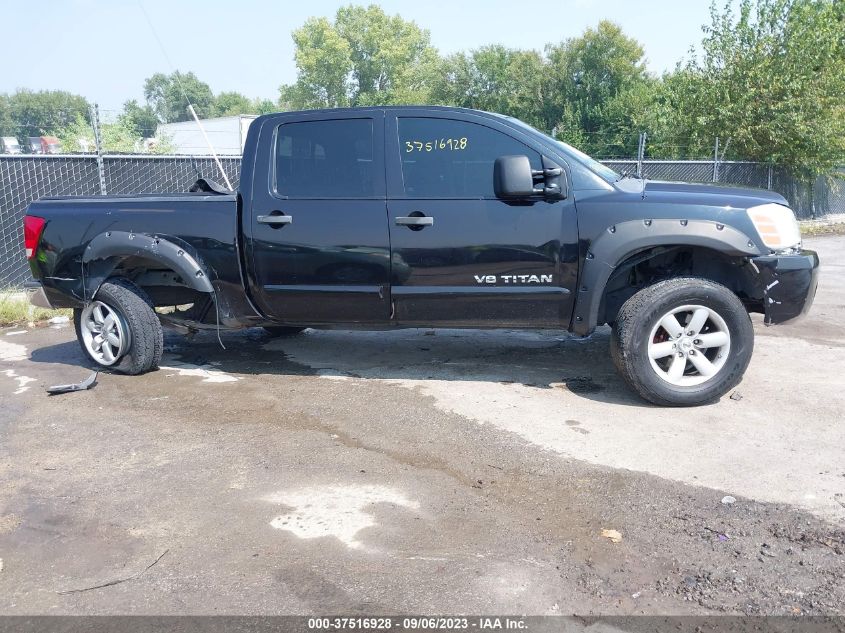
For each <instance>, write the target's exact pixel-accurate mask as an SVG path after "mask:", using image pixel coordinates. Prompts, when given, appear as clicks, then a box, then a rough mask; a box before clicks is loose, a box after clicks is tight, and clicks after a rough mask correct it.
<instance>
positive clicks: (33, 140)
mask: <svg viewBox="0 0 845 633" xmlns="http://www.w3.org/2000/svg"><path fill="white" fill-rule="evenodd" d="M26 143H27V146H28V149H29V153H30V154H43V153H44V150H43V149H42V148H41V137H40V136H30V137H28V138H27V139H26Z"/></svg>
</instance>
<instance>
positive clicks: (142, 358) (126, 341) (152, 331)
mask: <svg viewBox="0 0 845 633" xmlns="http://www.w3.org/2000/svg"><path fill="white" fill-rule="evenodd" d="M73 324H74V327H75V328H76V338H77V339H78V340H79V344H80V345H81V346H82V350H83V351H84V352H85V353H86V354H87V356H88V358H90V359H91V360H93V361H94V362H95V363H97V364H98V365H101V366H103V367H109V368H112V369H114V370H116V371H119V372H121V373H124V374H132V375H134V374H143V373H144V372H146V371H149V370H151V369H154V368H155V367H157V366H158V364H159V362H160V361H161V354H162V350H163V348H164V338H163V334H162V330H161V322H160V321H159V320H158V316H156V313H155V311H154V310H153V307H152V302H151V301H150V299H149V297H148V296H147V294H146V293H145V292H144V291H143V290H141V289H140V288H139V287H138V286H136V285H135V284H133V283H132V282H131V281H129V280H128V279H122V278H113V279H109V280H107V281H105V282H103V285H102V286H100V289H99V290H98V291H97V294H96V296H95V297H94V299H93V300H92V301H91V302H90V303H89V304H88V305H86V306H85V307H84V308H79V309H75V310H74V311H73Z"/></svg>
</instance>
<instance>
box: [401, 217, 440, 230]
mask: <svg viewBox="0 0 845 633" xmlns="http://www.w3.org/2000/svg"><path fill="white" fill-rule="evenodd" d="M396 224H397V225H399V226H419V227H423V226H432V225H434V218H429V217H426V216H413V215H412V216H407V217H398V218H396Z"/></svg>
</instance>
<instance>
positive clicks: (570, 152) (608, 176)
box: [506, 117, 621, 182]
mask: <svg viewBox="0 0 845 633" xmlns="http://www.w3.org/2000/svg"><path fill="white" fill-rule="evenodd" d="M506 118H507V119H508V120H509V121H511V122H513V123H516V124H517V125H520V126H521V127H524V128H528V129H529V130H531V131H532V132H534V133H535V134H539V135H540V136H542V137H543V138H544V139H546V140H547V141H548V142H549V143H552V144H554V145H557V146H558V147H560V148H561V149H562V150H563V152H564V154H566V155H567V156H570V157H571V158H573V159H574V160H577V161H578V162H579V163H581V164H582V165H584V166H585V167H586V168H587V169H589V170H590V171H592V172H593V173H596V174H598V175H599V176H601V177H602V178H604V179H605V180H607V181H609V182H615V181H617V180H619V179H620V178H621V176H620V175H619V174H618V173H616V172H615V171H613V170H612V169H611V168H610V167H608V166H607V165H604V164H602V163H600V162H599V161H597V160H596V159H595V158H591V157H590V156H587V154H585V153H584V152H582V151H581V150H578V149H575V148H574V147H572V146H571V145H569V144H567V143H564V142H563V141H559V140H557V139H556V138H554V137H552V136H549V135H548V134H546V133H544V132H541V131H540V130H538V129H537V128H535V127H534V126H531V125H528V124H527V123H525V122H524V121H520V120H519V119H515V118H513V117H506Z"/></svg>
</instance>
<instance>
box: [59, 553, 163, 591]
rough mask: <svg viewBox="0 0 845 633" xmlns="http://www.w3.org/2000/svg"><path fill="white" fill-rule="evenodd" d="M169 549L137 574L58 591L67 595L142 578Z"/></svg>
mask: <svg viewBox="0 0 845 633" xmlns="http://www.w3.org/2000/svg"><path fill="white" fill-rule="evenodd" d="M169 551H170V550H169V549H166V550H164V552H162V554H161V556H159V557H158V558H156V559H155V560H154V561H153V562H152V563H150V564H149V565H147V566H146V567H144V569H142V570H141V571H139V572H138V573H137V574H132V575H131V576H127V577H126V578H118V579H117V580H110V581H108V582H104V583H103V584H101V585H94V586H93V587H85V588H84V589H67V590H65V591H57V592H56V593H57V594H59V595H60V596H66V595H68V594H70V593H82V592H83V591H92V590H94V589H103V588H104V587H113V586H114V585H119V584H120V583H123V582H129V581H130V580H135V579H136V578H140V577H141V576H143V575H144V573H146V572H147V571H149V569H150V568H151V567H153V566H154V565H155V564H156V563H158V561H160V560H161V559H162V558H164V555H165V554H167V552H169Z"/></svg>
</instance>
